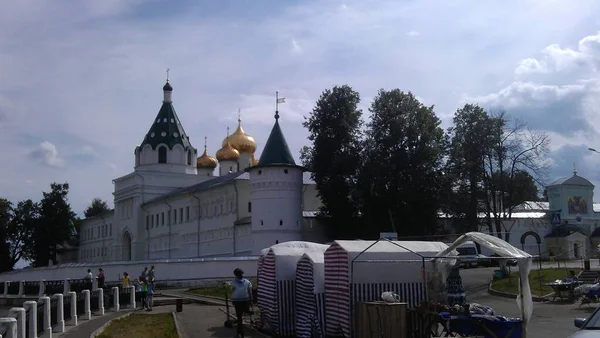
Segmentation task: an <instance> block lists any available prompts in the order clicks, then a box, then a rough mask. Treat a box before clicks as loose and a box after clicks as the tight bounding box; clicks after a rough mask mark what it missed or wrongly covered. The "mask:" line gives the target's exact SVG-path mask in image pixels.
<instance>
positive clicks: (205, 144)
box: [204, 136, 208, 151]
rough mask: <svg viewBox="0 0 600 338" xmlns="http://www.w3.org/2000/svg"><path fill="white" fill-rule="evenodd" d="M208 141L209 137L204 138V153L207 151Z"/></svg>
mask: <svg viewBox="0 0 600 338" xmlns="http://www.w3.org/2000/svg"><path fill="white" fill-rule="evenodd" d="M206 139H208V137H206V136H204V151H206Z"/></svg>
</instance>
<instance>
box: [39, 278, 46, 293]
mask: <svg viewBox="0 0 600 338" xmlns="http://www.w3.org/2000/svg"><path fill="white" fill-rule="evenodd" d="M45 292H46V280H45V279H42V280H41V281H40V292H38V297H42V296H43V295H44V293H45Z"/></svg>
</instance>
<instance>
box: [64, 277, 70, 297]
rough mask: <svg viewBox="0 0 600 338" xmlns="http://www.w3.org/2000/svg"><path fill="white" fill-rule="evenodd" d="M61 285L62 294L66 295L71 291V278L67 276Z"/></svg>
mask: <svg viewBox="0 0 600 338" xmlns="http://www.w3.org/2000/svg"><path fill="white" fill-rule="evenodd" d="M64 283H65V284H64V285H63V295H68V294H69V292H71V280H70V279H69V278H67V279H65V281H64Z"/></svg>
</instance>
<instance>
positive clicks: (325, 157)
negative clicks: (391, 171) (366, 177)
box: [301, 85, 363, 239]
mask: <svg viewBox="0 0 600 338" xmlns="http://www.w3.org/2000/svg"><path fill="white" fill-rule="evenodd" d="M359 102H360V95H359V94H358V93H357V92H356V91H354V90H353V89H352V88H351V87H349V86H346V85H344V86H336V87H333V88H332V89H327V90H325V91H324V92H323V93H322V94H321V97H320V98H319V100H318V101H317V102H316V105H315V107H314V108H313V111H312V112H311V114H310V116H309V117H308V118H305V122H304V123H303V126H304V127H305V128H307V129H308V132H309V136H308V139H309V140H310V141H311V142H312V145H311V146H309V147H305V148H304V149H303V150H302V154H301V160H302V163H303V165H304V166H305V167H307V168H309V169H310V170H311V172H312V176H313V177H312V178H313V179H314V180H315V182H316V184H317V189H318V193H319V196H320V197H321V200H322V202H323V206H322V208H321V210H320V212H321V216H324V217H321V219H322V220H323V221H324V222H325V224H326V225H327V230H328V235H329V236H331V237H332V238H351V239H354V238H357V237H360V236H361V235H363V234H362V233H361V228H360V227H359V218H358V205H357V202H356V200H355V192H356V177H357V174H358V171H359V169H360V167H361V160H360V159H361V130H360V128H361V126H362V120H361V115H362V112H361V110H360V109H358V108H357V105H358V104H359Z"/></svg>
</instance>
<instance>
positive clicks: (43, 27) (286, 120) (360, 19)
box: [0, 0, 600, 213]
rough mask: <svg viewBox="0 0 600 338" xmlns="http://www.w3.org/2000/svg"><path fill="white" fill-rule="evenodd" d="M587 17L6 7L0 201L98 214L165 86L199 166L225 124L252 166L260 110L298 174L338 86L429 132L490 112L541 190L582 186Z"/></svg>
mask: <svg viewBox="0 0 600 338" xmlns="http://www.w3.org/2000/svg"><path fill="white" fill-rule="evenodd" d="M598 12H600V3H598V2H596V1H591V0H590V1H585V0H582V1H577V2H568V1H555V0H521V1H516V0H515V1H495V2H489V1H488V2H473V1H453V2H440V1H427V0H419V1H416V0H415V1H399V0H377V1H374V0H373V1H371V0H360V1H337V0H331V1H329V0H323V1H312V0H308V1H276V0H272V1H242V0H240V1H234V0H231V1H200V0H197V1H159V0H130V1H121V0H103V1H85V2H83V1H74V0H73V1H63V0H54V1H50V0H46V1H33V0H20V1H12V2H7V3H5V4H3V10H2V11H1V12H0V32H2V33H0V150H1V151H2V153H3V154H4V161H2V175H1V176H0V191H2V193H3V195H4V196H5V197H7V198H10V199H11V200H13V201H17V200H20V199H25V198H33V199H39V198H41V192H42V191H43V190H45V189H48V187H49V183H51V182H54V181H59V182H62V181H68V182H69V183H70V184H71V194H70V200H71V203H72V206H73V208H74V210H75V211H76V212H78V213H81V212H82V210H83V209H84V208H85V206H86V205H87V204H89V202H90V201H91V200H92V199H93V198H94V197H101V198H103V199H106V200H109V201H110V203H111V205H112V191H113V185H112V184H111V180H112V179H114V178H116V177H118V176H121V175H125V174H127V173H129V172H131V171H132V169H133V163H134V158H133V150H134V148H135V146H136V145H139V143H141V141H142V139H143V137H144V134H145V133H146V131H147V130H148V128H149V127H150V125H151V123H152V121H153V119H154V116H155V115H156V113H157V112H158V109H159V108H160V104H161V100H162V91H161V88H162V86H163V84H164V80H165V70H166V69H167V68H170V69H171V72H170V73H171V82H172V85H173V87H174V93H173V100H174V105H175V109H176V111H177V113H178V115H179V117H180V119H181V122H182V123H183V125H184V128H185V129H186V132H187V133H188V134H189V135H190V139H191V141H192V144H193V145H194V146H195V147H196V148H198V149H199V151H202V148H203V140H204V136H207V137H208V148H209V152H210V153H212V154H214V153H215V152H216V151H217V150H218V147H219V145H220V143H221V141H222V139H223V137H224V136H225V134H226V128H227V126H230V127H235V120H236V115H237V113H236V112H237V110H238V108H240V109H241V110H242V119H243V124H244V129H245V130H246V132H248V133H249V134H251V135H252V136H254V137H255V138H256V140H257V142H258V149H259V151H258V152H260V150H262V146H263V145H264V142H265V141H266V138H267V137H268V133H269V130H270V128H271V126H272V122H273V120H272V116H273V108H274V107H273V102H274V93H275V91H276V90H278V91H279V92H280V93H281V96H283V97H286V99H287V100H286V101H287V103H286V104H285V105H284V106H282V107H281V116H282V117H281V123H282V128H283V130H284V133H285V134H286V137H287V140H288V143H289V144H290V147H291V148H292V150H293V151H294V153H295V154H296V157H298V151H299V149H300V148H301V147H302V146H303V145H305V144H306V143H307V140H306V136H307V134H306V131H305V130H304V129H303V128H302V126H301V122H302V116H304V115H307V114H308V112H309V111H310V110H311V108H312V106H313V105H314V102H315V100H316V99H317V98H318V96H319V94H320V93H321V91H322V90H323V89H325V88H330V87H331V86H333V85H336V84H350V85H351V86H353V87H354V88H355V89H356V90H358V91H359V92H360V93H361V94H362V97H363V103H362V106H363V108H364V109H365V113H367V112H366V109H367V107H368V105H369V102H370V100H371V99H372V97H373V96H374V95H375V94H376V92H377V90H378V89H380V88H386V89H392V88H400V89H402V90H406V91H409V90H410V91H412V92H413V93H415V95H417V96H418V97H419V98H420V99H421V100H423V101H424V102H425V103H426V104H435V106H436V112H437V113H438V115H439V116H440V117H441V118H442V119H443V120H444V123H445V127H448V126H449V121H450V118H451V116H452V114H453V113H454V111H455V110H456V109H457V108H458V107H460V106H461V105H463V104H464V103H465V102H475V103H480V104H481V105H482V106H484V107H486V108H504V109H505V110H506V111H507V112H508V113H509V114H512V115H513V116H519V117H522V118H524V119H525V120H526V121H527V122H528V124H529V127H530V128H532V129H537V130H543V131H546V132H548V133H549V135H550V136H551V138H552V154H551V157H552V163H553V170H552V172H551V175H550V177H549V178H548V180H549V181H551V180H552V179H554V178H557V177H560V176H566V175H570V173H571V172H572V169H573V162H577V169H578V170H579V173H580V175H582V176H585V177H587V178H589V179H591V180H592V182H594V183H595V184H598V183H600V172H599V171H598V170H595V168H597V167H598V165H600V155H598V154H593V153H590V152H588V151H587V148H588V147H596V148H600V137H599V136H598V128H597V122H598V118H599V116H600V115H599V114H600V75H599V73H598V67H599V66H600V33H599V32H600V19H598V18H597V16H596V17H594V13H598Z"/></svg>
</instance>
